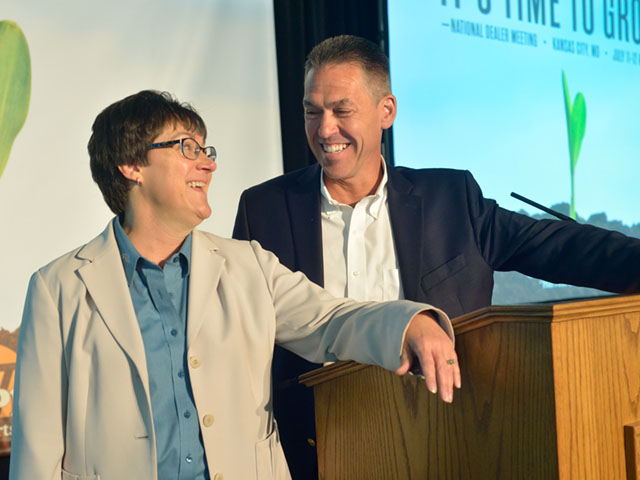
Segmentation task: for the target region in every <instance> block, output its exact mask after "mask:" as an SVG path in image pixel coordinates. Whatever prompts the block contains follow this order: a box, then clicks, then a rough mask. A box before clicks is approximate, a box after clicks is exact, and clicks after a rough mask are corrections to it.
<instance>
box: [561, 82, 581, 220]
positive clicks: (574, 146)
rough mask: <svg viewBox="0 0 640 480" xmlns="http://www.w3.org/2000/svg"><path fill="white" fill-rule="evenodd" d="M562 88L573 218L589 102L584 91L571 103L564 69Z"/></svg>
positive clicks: (572, 216) (574, 215) (573, 216)
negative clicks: (577, 173) (576, 182)
mask: <svg viewBox="0 0 640 480" xmlns="http://www.w3.org/2000/svg"><path fill="white" fill-rule="evenodd" d="M562 88H563V91H564V111H565V113H566V116H567V134H568V136H569V162H570V163H569V167H570V169H571V213H570V215H571V218H573V219H574V220H575V218H576V198H575V197H576V196H575V176H576V165H577V164H578V156H579V155H580V146H581V145H582V139H583V138H584V132H585V130H586V128H587V104H586V102H585V99H584V95H582V93H578V94H577V95H576V98H575V99H574V100H573V104H571V96H570V95H569V86H568V85H567V77H566V76H565V74H564V70H563V71H562Z"/></svg>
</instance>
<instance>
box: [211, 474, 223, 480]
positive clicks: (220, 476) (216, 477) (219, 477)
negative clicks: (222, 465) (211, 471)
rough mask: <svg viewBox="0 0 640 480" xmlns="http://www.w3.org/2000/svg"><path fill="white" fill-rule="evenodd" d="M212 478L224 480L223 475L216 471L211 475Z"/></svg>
mask: <svg viewBox="0 0 640 480" xmlns="http://www.w3.org/2000/svg"><path fill="white" fill-rule="evenodd" d="M213 480H224V475H222V474H221V473H216V474H215V475H214V476H213Z"/></svg>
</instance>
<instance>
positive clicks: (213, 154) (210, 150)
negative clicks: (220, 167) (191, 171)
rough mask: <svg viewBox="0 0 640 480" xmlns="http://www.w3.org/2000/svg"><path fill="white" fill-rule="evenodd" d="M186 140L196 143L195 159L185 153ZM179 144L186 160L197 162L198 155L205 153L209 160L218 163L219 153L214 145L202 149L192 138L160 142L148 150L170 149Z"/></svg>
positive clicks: (150, 146) (153, 144)
mask: <svg viewBox="0 0 640 480" xmlns="http://www.w3.org/2000/svg"><path fill="white" fill-rule="evenodd" d="M185 140H191V141H193V143H195V144H196V145H197V147H196V150H195V158H191V157H189V156H187V154H185V153H184V141H185ZM177 143H179V144H180V153H182V156H183V157H184V158H186V159H187V160H197V159H198V155H200V152H204V154H205V155H206V156H207V157H209V159H210V160H211V161H213V162H215V161H216V158H218V152H217V151H216V147H214V146H213V145H209V146H207V147H201V146H200V144H199V143H198V142H197V140H196V139H195V138H191V137H182V138H179V139H177V140H169V141H167V142H158V143H152V144H151V145H149V147H148V150H153V149H154V148H169V147H172V146H174V145H175V144H177Z"/></svg>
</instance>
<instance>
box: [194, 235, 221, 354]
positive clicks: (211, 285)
mask: <svg viewBox="0 0 640 480" xmlns="http://www.w3.org/2000/svg"><path fill="white" fill-rule="evenodd" d="M217 250H218V247H217V246H216V245H215V244H214V243H213V242H212V241H211V239H210V238H208V237H207V236H206V235H204V234H203V233H202V232H199V231H197V230H194V232H193V243H192V246H191V269H190V272H191V273H190V274H189V304H188V305H189V311H188V312H187V349H189V347H190V346H191V345H192V344H193V342H194V340H195V338H196V337H197V336H198V332H199V331H200V327H201V326H202V319H203V318H204V317H205V316H207V317H208V316H209V315H206V314H205V312H207V313H211V312H210V310H211V308H210V307H208V305H209V304H210V302H211V298H212V296H215V295H216V289H217V287H218V282H219V281H220V275H221V273H222V267H223V265H224V258H222V257H221V256H220V255H218V254H217V253H216V251H217ZM220 313H222V312H220Z"/></svg>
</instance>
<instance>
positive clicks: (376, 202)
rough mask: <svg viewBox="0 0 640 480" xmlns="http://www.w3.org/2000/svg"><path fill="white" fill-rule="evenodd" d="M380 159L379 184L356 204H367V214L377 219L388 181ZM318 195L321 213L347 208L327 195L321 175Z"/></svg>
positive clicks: (384, 167)
mask: <svg viewBox="0 0 640 480" xmlns="http://www.w3.org/2000/svg"><path fill="white" fill-rule="evenodd" d="M380 159H381V161H382V172H383V173H382V179H381V180H380V184H379V185H378V188H377V189H376V191H375V192H374V193H373V194H371V195H367V196H366V197H364V198H363V199H361V200H360V201H359V202H358V203H360V202H366V203H367V205H366V210H367V213H368V214H369V215H371V216H372V217H373V218H378V215H379V214H380V209H381V208H382V206H383V205H384V203H385V201H386V198H387V180H388V175H387V165H386V162H385V161H384V157H383V156H382V155H380ZM322 172H324V171H322ZM320 194H321V197H322V202H321V203H322V211H323V212H325V213H331V212H334V211H337V210H340V209H341V208H345V207H349V205H346V204H344V203H340V202H338V201H336V200H334V199H333V197H332V196H331V194H330V193H329V190H328V189H327V186H326V185H325V183H324V175H323V174H321V175H320Z"/></svg>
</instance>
